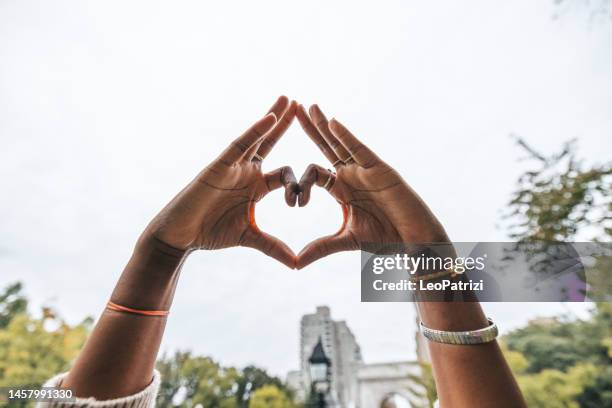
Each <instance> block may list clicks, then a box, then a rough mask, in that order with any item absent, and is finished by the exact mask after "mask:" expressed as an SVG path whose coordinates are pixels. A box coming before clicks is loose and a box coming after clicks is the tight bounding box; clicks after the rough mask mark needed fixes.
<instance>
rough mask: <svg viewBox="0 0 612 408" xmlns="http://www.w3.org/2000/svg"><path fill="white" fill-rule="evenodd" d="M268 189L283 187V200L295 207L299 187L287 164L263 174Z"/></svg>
mask: <svg viewBox="0 0 612 408" xmlns="http://www.w3.org/2000/svg"><path fill="white" fill-rule="evenodd" d="M264 178H265V180H266V186H267V187H268V191H273V190H276V189H277V188H280V187H285V201H286V202H287V204H288V205H289V206H290V207H295V203H296V201H297V196H298V193H299V192H300V188H299V186H298V183H297V181H296V179H295V174H293V170H292V169H291V167H289V166H285V167H281V168H280V169H276V170H274V171H271V172H269V173H267V174H265V175H264Z"/></svg>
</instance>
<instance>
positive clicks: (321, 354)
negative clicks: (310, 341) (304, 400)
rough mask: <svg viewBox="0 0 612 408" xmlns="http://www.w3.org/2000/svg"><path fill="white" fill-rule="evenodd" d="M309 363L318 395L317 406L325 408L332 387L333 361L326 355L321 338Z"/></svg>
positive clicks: (313, 388)
mask: <svg viewBox="0 0 612 408" xmlns="http://www.w3.org/2000/svg"><path fill="white" fill-rule="evenodd" d="M308 362H309V363H310V380H311V381H312V390H313V391H314V392H316V394H317V406H318V407H319V408H325V407H326V405H327V404H326V401H325V397H326V396H327V394H328V393H329V389H330V387H331V378H330V376H331V370H330V368H331V360H330V359H329V358H328V357H327V355H325V350H324V349H323V343H322V341H321V338H319V341H318V342H317V344H316V346H315V347H314V349H313V350H312V354H311V356H310V358H309V359H308Z"/></svg>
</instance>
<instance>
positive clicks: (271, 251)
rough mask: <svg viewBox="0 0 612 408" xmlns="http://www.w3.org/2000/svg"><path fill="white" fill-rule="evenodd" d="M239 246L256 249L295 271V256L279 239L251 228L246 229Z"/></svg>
mask: <svg viewBox="0 0 612 408" xmlns="http://www.w3.org/2000/svg"><path fill="white" fill-rule="evenodd" d="M240 246H244V247H249V248H253V249H257V250H258V251H261V252H263V253H264V254H266V255H268V256H270V257H272V258H274V259H276V260H277V261H279V262H281V263H283V264H285V265H287V266H288V267H289V268H291V269H295V254H294V253H293V251H292V250H291V248H289V247H288V246H287V244H285V243H284V242H283V241H281V240H280V239H278V238H276V237H273V236H272V235H270V234H266V233H265V232H263V231H260V230H259V229H255V228H251V227H250V228H249V229H247V230H246V232H245V233H244V235H243V236H242V240H241V242H240Z"/></svg>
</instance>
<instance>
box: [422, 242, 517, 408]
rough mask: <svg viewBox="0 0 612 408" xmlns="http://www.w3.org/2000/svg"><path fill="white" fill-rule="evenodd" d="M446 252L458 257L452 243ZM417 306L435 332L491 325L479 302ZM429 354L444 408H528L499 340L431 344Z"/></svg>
mask: <svg viewBox="0 0 612 408" xmlns="http://www.w3.org/2000/svg"><path fill="white" fill-rule="evenodd" d="M443 235H444V236H445V234H443ZM443 251H444V252H449V253H452V254H453V255H452V256H456V254H455V252H454V250H453V249H452V244H451V243H450V242H449V243H448V248H447V249H445V250H444V249H443ZM463 295H464V296H469V295H470V294H465V293H464V294H463ZM417 296H418V294H417ZM417 307H418V310H419V316H420V319H421V320H422V322H423V324H424V325H425V326H427V327H429V328H432V329H437V330H444V331H466V330H477V329H482V328H484V327H486V326H487V325H488V324H489V323H488V320H487V318H486V316H485V314H484V312H483V310H482V308H481V306H480V303H478V302H477V301H451V302H440V301H438V302H434V301H420V302H418V303H417ZM429 353H430V356H431V361H432V366H433V371H434V376H435V379H436V387H437V390H438V396H439V400H440V403H441V407H443V408H455V407H470V408H473V407H492V406H495V407H512V408H517V407H524V406H526V405H525V402H524V400H523V397H522V395H521V392H520V391H519V389H518V386H517V384H516V381H515V379H514V376H513V375H512V372H511V371H510V369H509V367H508V364H507V363H506V360H505V359H504V356H503V355H502V353H501V350H500V348H499V345H498V344H497V342H496V341H492V342H489V343H484V344H478V345H450V344H442V343H436V342H432V341H430V342H429Z"/></svg>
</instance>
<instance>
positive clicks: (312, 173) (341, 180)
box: [296, 105, 448, 269]
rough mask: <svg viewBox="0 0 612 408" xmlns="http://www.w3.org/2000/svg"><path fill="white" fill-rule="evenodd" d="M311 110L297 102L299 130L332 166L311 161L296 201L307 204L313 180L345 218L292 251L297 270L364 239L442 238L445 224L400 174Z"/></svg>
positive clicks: (337, 125)
mask: <svg viewBox="0 0 612 408" xmlns="http://www.w3.org/2000/svg"><path fill="white" fill-rule="evenodd" d="M309 112H310V115H309V114H308V113H307V112H306V110H305V109H304V107H303V106H302V105H299V106H298V108H297V113H296V115H297V118H298V121H299V122H300V124H301V125H302V127H303V128H304V131H305V132H306V133H307V134H308V136H309V137H310V138H311V139H312V140H313V142H315V144H316V145H317V146H318V147H319V148H320V149H321V151H322V152H323V154H324V155H325V157H327V159H328V160H329V161H330V162H331V163H332V165H333V166H334V167H335V168H336V174H334V173H333V172H331V171H330V170H326V169H325V168H323V167H321V166H318V165H316V164H311V165H310V166H308V168H307V170H306V172H305V173H304V175H303V176H302V178H301V179H300V183H299V189H300V193H299V195H298V204H299V205H300V206H304V205H306V203H308V200H309V199H310V189H311V187H312V185H313V184H316V185H318V186H320V187H324V188H326V189H327V190H328V191H329V193H330V194H331V195H332V196H333V197H334V198H335V199H336V200H337V201H338V203H340V205H341V206H342V210H343V214H344V222H343V223H342V227H341V228H340V230H339V231H338V232H337V233H336V234H334V235H329V236H326V237H323V238H319V239H317V240H315V241H313V242H311V243H310V244H308V245H306V247H304V249H302V251H301V252H300V253H299V254H298V256H297V263H296V266H297V268H298V269H301V268H303V267H305V266H306V265H308V264H310V263H312V262H314V261H315V260H317V259H319V258H322V257H324V256H327V255H330V254H332V253H335V252H340V251H350V250H356V249H361V248H362V245H363V244H365V243H375V244H400V243H427V242H441V241H447V240H448V237H447V236H446V233H445V232H444V228H443V227H442V225H440V223H439V222H438V220H437V219H436V218H435V216H434V215H433V214H432V213H431V211H430V210H429V208H427V206H426V205H425V203H424V202H423V201H422V200H421V198H420V197H419V196H418V195H417V194H416V193H415V192H414V191H413V190H412V189H411V188H410V187H409V186H408V184H406V182H405V181H404V180H403V179H402V177H401V176H400V175H399V174H398V173H397V172H396V171H395V170H394V169H393V168H391V167H390V166H389V165H388V164H386V163H385V162H384V161H382V160H381V159H380V158H379V157H378V156H377V155H376V154H375V153H374V152H373V151H371V150H370V149H369V148H368V147H367V146H365V145H364V144H363V143H361V142H360V141H359V140H358V139H357V138H356V137H355V136H353V134H351V132H349V131H348V129H346V128H345V127H344V126H343V125H342V124H341V123H340V122H338V121H337V120H335V119H332V120H331V121H329V122H328V120H327V118H326V117H325V115H324V114H323V112H322V111H321V109H319V107H318V106H317V105H313V106H312V107H311V108H310V110H309Z"/></svg>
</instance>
